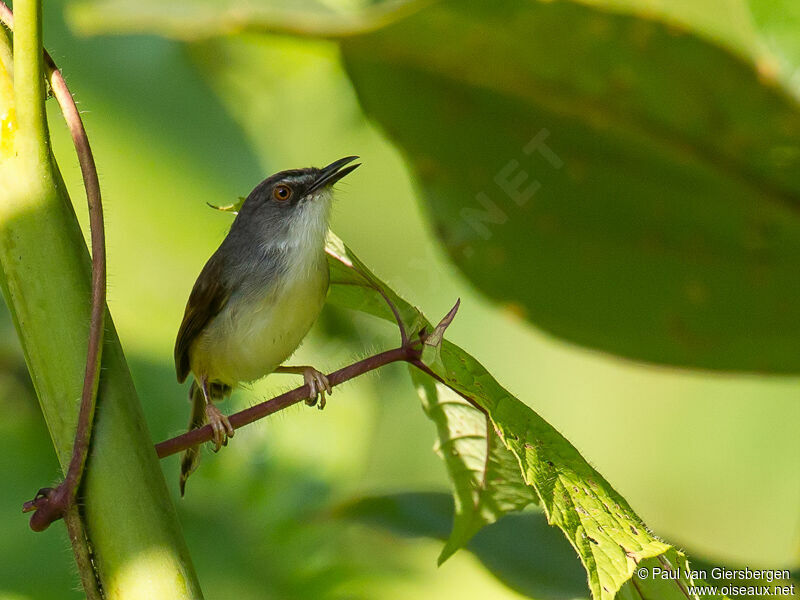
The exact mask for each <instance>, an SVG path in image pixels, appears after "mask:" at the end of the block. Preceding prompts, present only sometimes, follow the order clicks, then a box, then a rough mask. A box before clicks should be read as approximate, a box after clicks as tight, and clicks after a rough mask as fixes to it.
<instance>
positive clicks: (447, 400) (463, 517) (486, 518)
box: [409, 367, 538, 564]
mask: <svg viewBox="0 0 800 600" xmlns="http://www.w3.org/2000/svg"><path fill="white" fill-rule="evenodd" d="M409 370H410V373H411V380H412V381H413V382H414V387H415V388H416V389H417V393H418V394H419V397H420V399H421V400H422V406H423V408H424V409H425V413H426V414H427V415H428V418H429V419H431V421H433V422H434V423H435V424H436V430H437V434H438V441H437V443H436V453H437V454H439V456H441V457H442V459H443V460H444V462H445V464H446V465H447V471H448V473H449V475H450V479H451V481H452V483H453V496H454V498H455V514H454V519H453V528H452V532H451V534H450V537H449V539H448V540H447V544H446V545H445V547H444V548H443V549H442V553H441V555H440V556H439V564H442V563H443V562H444V561H445V560H447V559H448V558H449V557H450V556H451V555H452V554H453V553H454V552H455V551H456V550H458V549H459V548H461V547H463V546H464V545H465V544H466V543H467V542H468V541H469V540H470V539H471V538H472V536H473V535H475V533H477V532H478V531H479V530H480V529H482V528H483V527H484V526H485V525H488V524H489V523H493V522H495V521H496V520H497V519H499V518H500V517H501V516H503V515H504V514H506V513H509V512H514V511H518V510H522V509H523V508H525V507H526V506H527V505H529V504H531V503H536V502H537V501H538V498H537V496H536V493H535V492H534V491H533V489H531V488H530V487H529V486H527V485H526V484H525V481H523V479H522V475H521V473H520V469H519V463H518V462H517V459H516V457H515V456H514V455H513V454H512V453H511V452H509V451H508V449H507V448H506V447H505V446H504V445H503V444H502V442H501V441H500V438H499V437H498V436H497V435H495V433H494V430H493V428H492V424H491V421H490V420H489V418H488V416H487V415H485V414H484V413H482V412H481V411H479V410H478V409H476V408H475V407H474V406H472V405H471V404H470V403H469V402H467V401H466V400H464V399H463V398H462V397H461V396H459V395H458V394H456V393H455V392H454V391H453V390H451V389H450V388H448V387H447V386H445V385H443V384H441V383H438V382H436V381H434V380H433V379H431V378H430V377H429V376H428V375H426V374H424V373H421V372H420V371H418V370H416V369H414V368H413V367H410V368H409Z"/></svg>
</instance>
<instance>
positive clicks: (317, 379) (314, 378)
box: [303, 367, 333, 410]
mask: <svg viewBox="0 0 800 600" xmlns="http://www.w3.org/2000/svg"><path fill="white" fill-rule="evenodd" d="M303 379H304V380H305V382H306V385H307V386H308V387H309V389H310V390H311V397H310V398H307V399H306V404H307V405H308V406H314V405H316V406H317V408H319V409H320V410H322V409H323V408H325V392H327V393H329V394H332V393H333V387H332V386H331V383H330V381H328V377H327V376H326V375H325V373H322V372H321V371H317V370H316V369H314V368H313V367H305V368H304V369H303Z"/></svg>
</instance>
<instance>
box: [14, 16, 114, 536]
mask: <svg viewBox="0 0 800 600" xmlns="http://www.w3.org/2000/svg"><path fill="white" fill-rule="evenodd" d="M0 21H2V23H3V24H4V25H5V26H6V27H8V29H9V30H12V31H13V29H14V15H13V13H12V12H11V9H9V8H8V6H6V5H5V3H3V2H2V1H0ZM43 52H44V61H45V66H46V68H47V74H48V81H49V83H50V88H51V90H52V91H53V96H55V98H56V100H57V101H58V105H59V106H60V107H61V113H62V114H63V115H64V120H65V121H66V123H67V126H68V127H69V131H70V135H71V136H72V141H73V143H74V145H75V151H76V153H77V155H78V162H79V163H80V168H81V174H82V175H83V185H84V187H85V188H86V200H87V202H88V204H89V226H90V232H91V244H92V309H91V321H90V324H89V343H88V348H87V351H86V369H85V371H84V379H83V390H82V393H81V405H80V411H79V413H78V425H77V428H76V430H75V442H74V444H73V447H72V458H71V459H70V463H69V467H68V468H67V475H66V477H65V478H64V481H63V482H62V483H61V484H60V485H59V486H58V487H57V488H56V489H54V490H53V489H49V488H45V489H43V490H40V491H39V493H37V495H36V498H34V500H31V501H30V502H26V503H25V505H24V506H23V510H24V511H25V512H29V511H34V513H33V515H32V516H31V521H30V524H31V529H33V530H34V531H42V530H44V529H47V527H48V526H49V525H50V523H52V522H53V521H55V520H57V519H60V518H62V517H63V516H64V514H65V513H66V511H67V509H68V508H69V506H70V505H71V504H72V503H73V502H74V501H75V497H76V495H77V492H78V487H79V486H80V483H81V480H82V477H83V472H84V467H85V464H86V457H87V455H88V452H89V442H90V441H91V435H92V423H93V421H94V412H95V404H96V400H97V385H98V381H99V378H100V361H101V357H102V349H103V326H104V321H105V309H106V251H105V228H104V224H103V205H102V201H101V198H100V182H99V180H98V177H97V168H96V167H95V162H94V157H93V156H92V149H91V147H90V146H89V138H88V136H87V135H86V130H85V129H84V127H83V121H82V120H81V116H80V113H79V112H78V107H77V106H76V105H75V101H74V100H73V98H72V94H70V91H69V88H68V87H67V84H66V82H65V81H64V77H63V76H62V74H61V71H59V70H58V67H56V64H55V62H53V59H52V57H51V56H50V54H48V52H47V51H46V50H44V51H43Z"/></svg>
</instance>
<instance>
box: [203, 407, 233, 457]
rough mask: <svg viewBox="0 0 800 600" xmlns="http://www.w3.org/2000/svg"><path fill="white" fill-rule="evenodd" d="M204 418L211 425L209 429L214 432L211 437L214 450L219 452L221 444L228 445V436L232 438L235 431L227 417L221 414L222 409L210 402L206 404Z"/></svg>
mask: <svg viewBox="0 0 800 600" xmlns="http://www.w3.org/2000/svg"><path fill="white" fill-rule="evenodd" d="M206 418H208V424H209V425H211V429H212V430H213V432H214V433H213V436H212V438H211V439H212V441H213V442H214V452H219V449H220V448H222V446H227V445H228V438H232V437H233V434H234V433H235V431H234V429H233V426H232V425H231V422H230V421H229V420H228V417H226V416H225V415H224V414H222V411H220V409H218V408H217V407H216V406H214V405H213V404H212V403H211V402H209V403H208V404H206Z"/></svg>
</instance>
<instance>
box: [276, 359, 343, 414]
mask: <svg viewBox="0 0 800 600" xmlns="http://www.w3.org/2000/svg"><path fill="white" fill-rule="evenodd" d="M274 372H275V373H293V374H295V375H302V376H303V380H304V381H305V382H306V385H307V386H308V387H309V389H310V390H311V397H310V398H308V399H307V400H306V404H308V405H309V406H314V405H315V404H317V399H319V404H317V407H318V408H319V409H320V410H322V409H323V408H325V392H328V393H329V394H332V393H333V388H332V387H331V384H330V382H329V381H328V378H327V376H326V375H325V373H322V372H321V371H317V370H316V369H315V368H314V367H309V366H308V365H302V366H299V367H288V366H282V367H278V368H277V369H275V371H274Z"/></svg>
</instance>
